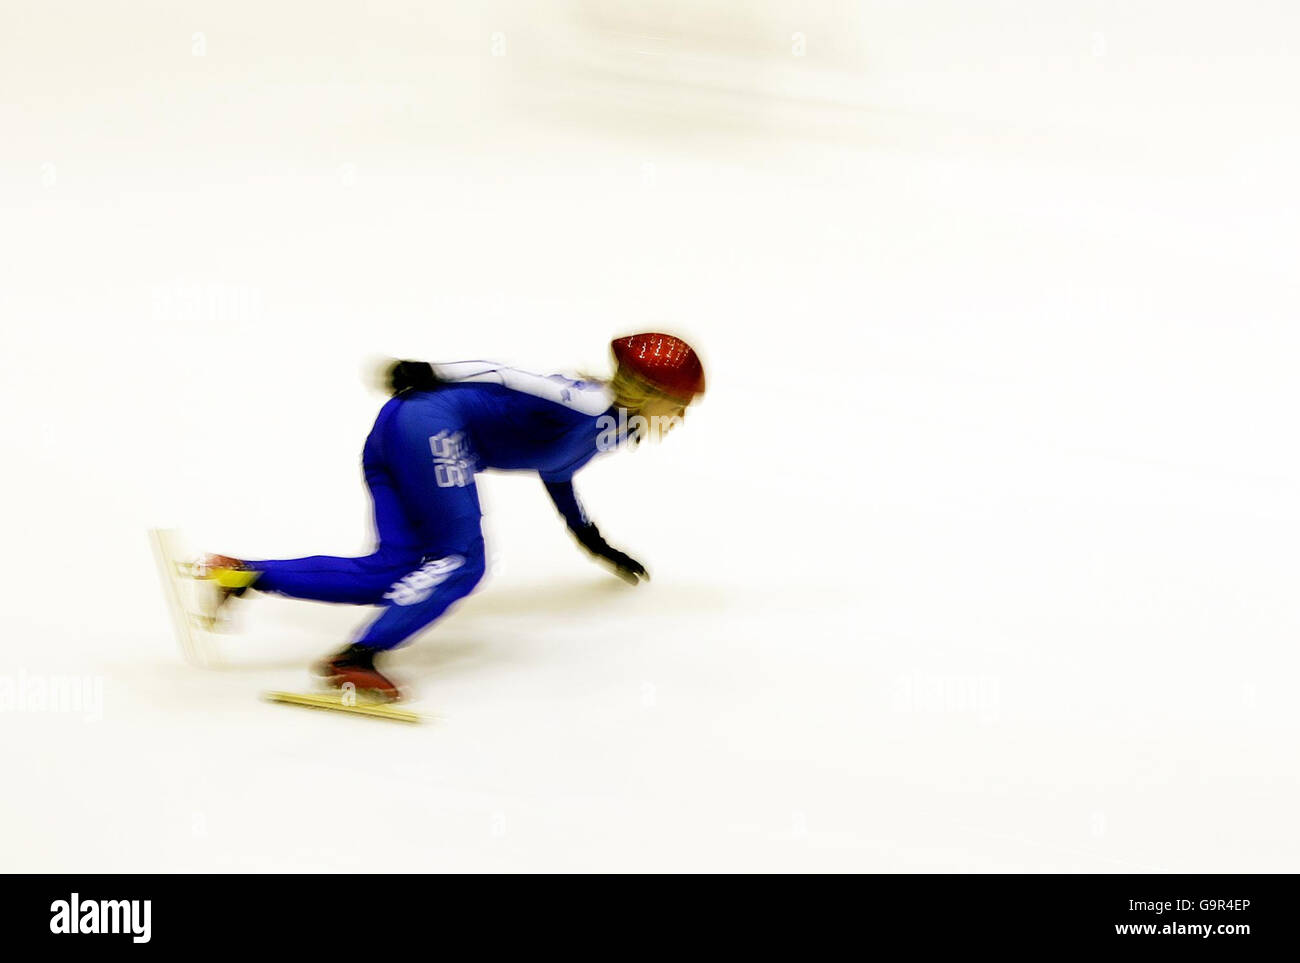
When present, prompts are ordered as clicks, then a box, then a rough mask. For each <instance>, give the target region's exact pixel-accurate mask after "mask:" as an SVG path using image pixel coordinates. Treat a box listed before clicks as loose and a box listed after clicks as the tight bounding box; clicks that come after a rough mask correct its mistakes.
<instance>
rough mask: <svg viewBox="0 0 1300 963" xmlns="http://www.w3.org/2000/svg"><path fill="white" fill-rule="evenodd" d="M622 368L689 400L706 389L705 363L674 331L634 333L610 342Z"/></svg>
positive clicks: (667, 393) (671, 393) (682, 398)
mask: <svg viewBox="0 0 1300 963" xmlns="http://www.w3.org/2000/svg"><path fill="white" fill-rule="evenodd" d="M610 348H611V349H613V351H614V358H615V360H617V361H618V364H619V367H620V368H626V369H627V370H628V371H630V372H631V373H632V374H634V375H636V376H637V377H638V378H640V379H641V380H642V381H645V382H647V383H649V384H650V385H652V386H654V387H655V388H657V389H659V390H660V391H662V392H663V393H664V394H666V395H670V396H671V397H673V398H676V399H678V400H680V401H684V402H687V403H688V404H689V403H690V401H691V399H692V398H694V397H695V396H696V395H697V394H700V393H701V392H703V391H704V365H702V364H701V363H700V356H699V355H697V354H696V353H695V351H694V350H693V349H692V348H691V346H690V345H689V344H687V343H686V342H685V341H683V340H682V339H681V338H674V337H673V336H672V335H671V334H657V333H654V332H651V333H649V334H633V335H629V336H628V337H626V338H617V339H616V340H614V341H612V342H611V343H610Z"/></svg>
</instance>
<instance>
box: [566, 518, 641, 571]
mask: <svg viewBox="0 0 1300 963" xmlns="http://www.w3.org/2000/svg"><path fill="white" fill-rule="evenodd" d="M572 531H573V537H574V538H576V539H577V540H578V544H579V545H581V546H582V547H583V548H585V549H586V550H587V551H589V552H590V553H591V554H592V555H595V556H596V557H597V558H603V559H604V560H605V561H607V562H609V563H610V564H611V565H613V566H614V571H615V572H616V573H617V574H618V577H619V578H621V579H622V580H623V581H624V582H627V583H628V584H629V585H635V584H636V583H637V582H639V581H640V580H641V579H646V580H649V578H650V573H649V572H647V571H646V569H645V566H644V565H642V564H641V563H640V562H638V561H637V560H636V559H634V558H633V557H632V556H631V555H628V554H627V553H626V552H620V551H619V550H618V549H616V548H614V547H613V546H611V545H610V544H609V542H607V541H605V539H604V538H603V537H602V536H601V534H600V529H598V528H597V527H596V526H595V525H590V524H588V525H584V526H583V527H582V528H575V529H572Z"/></svg>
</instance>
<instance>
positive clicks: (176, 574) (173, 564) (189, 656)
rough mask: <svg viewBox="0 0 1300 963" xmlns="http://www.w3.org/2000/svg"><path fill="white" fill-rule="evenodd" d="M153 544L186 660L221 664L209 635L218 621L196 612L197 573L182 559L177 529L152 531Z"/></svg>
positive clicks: (164, 589)
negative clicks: (192, 591) (195, 575)
mask: <svg viewBox="0 0 1300 963" xmlns="http://www.w3.org/2000/svg"><path fill="white" fill-rule="evenodd" d="M149 544H150V545H152V546H153V554H154V561H156V562H157V563H158V577H159V578H160V579H161V580H162V586H163V596H164V598H165V599H166V601H167V609H168V612H169V613H170V614H171V619H172V627H173V629H174V630H175V633H176V640H177V641H178V642H179V643H180V646H181V652H182V653H183V654H184V656H185V660H186V661H187V662H190V663H191V664H193V665H199V666H205V667H211V666H216V665H220V664H221V658H220V656H219V655H218V653H217V650H216V646H215V644H214V643H213V640H212V638H211V636H210V635H209V633H211V632H212V631H213V629H215V628H216V620H215V619H213V618H212V617H211V616H208V615H206V614H204V613H202V612H198V611H195V604H194V600H193V599H191V598H190V597H189V596H190V594H192V593H191V590H190V586H191V585H192V580H193V574H192V571H191V566H190V565H189V563H187V562H184V561H182V560H181V539H180V533H179V532H177V531H176V530H174V529H167V528H151V529H149Z"/></svg>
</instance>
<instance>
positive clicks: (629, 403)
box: [609, 365, 666, 414]
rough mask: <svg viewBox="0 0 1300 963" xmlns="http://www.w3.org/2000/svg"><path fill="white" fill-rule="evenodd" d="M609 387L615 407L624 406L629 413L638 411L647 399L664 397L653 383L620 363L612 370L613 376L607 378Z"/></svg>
mask: <svg viewBox="0 0 1300 963" xmlns="http://www.w3.org/2000/svg"><path fill="white" fill-rule="evenodd" d="M609 389H610V391H612V392H613V393H614V406H615V407H616V408H626V409H627V410H628V413H629V414H636V413H637V412H639V411H640V410H641V409H642V408H644V407H645V404H646V402H648V401H652V400H654V399H655V398H663V397H666V396H665V395H664V393H663V392H662V391H660V390H659V389H658V388H656V387H655V386H654V385H652V384H650V383H649V382H647V381H645V380H643V379H641V378H638V377H637V376H636V375H634V374H632V372H630V371H628V370H627V369H626V368H624V367H623V366H622V365H620V366H619V368H618V370H617V371H615V372H614V377H613V378H611V379H610V380H609Z"/></svg>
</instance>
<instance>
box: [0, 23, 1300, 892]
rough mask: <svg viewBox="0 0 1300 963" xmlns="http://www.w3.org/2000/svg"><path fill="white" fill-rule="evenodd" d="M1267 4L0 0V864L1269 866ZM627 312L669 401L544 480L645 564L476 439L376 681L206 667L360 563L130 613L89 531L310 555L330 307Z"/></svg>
mask: <svg viewBox="0 0 1300 963" xmlns="http://www.w3.org/2000/svg"><path fill="white" fill-rule="evenodd" d="M363 9H364V12H363ZM1297 26H1300V24H1298V23H1297V15H1296V13H1295V12H1294V9H1293V8H1292V7H1291V6H1290V5H1289V4H1287V3H1282V2H1277V3H1263V2H1258V3H1246V4H1228V3H1200V4H1180V3H1173V2H1166V0H1151V2H1145V3H1138V4H1133V3H1118V2H1096V0H1080V2H1071V3H1064V2H1051V3H1043V2H1027V0H1026V2H983V3H969V2H958V0H947V2H945V0H917V2H909V3H903V2H864V3H848V2H829V0H827V2H811V0H810V2H806V3H795V2H774V3H767V4H762V5H756V4H750V3H741V2H739V0H734V2H727V3H724V2H720V0H712V2H703V0H697V2H690V3H688V2H685V0H681V2H670V3H657V4H652V5H646V4H641V3H632V2H626V3H614V2H606V3H597V2H594V0H593V2H578V0H565V2H560V0H552V2H549V3H517V4H516V3H509V2H502V0H498V2H495V3H484V4H476V5H462V4H456V5H452V4H420V3H411V2H407V3H403V2H396V0H386V2H375V3H368V4H365V5H364V7H363V6H361V5H356V4H350V3H349V4H341V3H329V4H325V3H312V4H278V5H271V6H269V7H268V6H267V5H266V4H262V3H254V2H250V0H239V2H231V0H225V2H221V3H217V2H211V3H196V2H188V3H162V2H148V3H145V2H137V3H133V4H130V5H125V6H120V7H111V6H102V7H101V6H99V5H88V4H84V3H70V2H41V3H36V2H19V0H9V2H7V3H6V4H5V8H4V13H3V23H2V24H0V84H2V89H3V97H2V98H0V130H3V132H4V133H3V136H4V151H3V158H2V160H0V208H2V209H3V212H4V213H3V217H2V221H0V264H2V265H3V274H2V276H0V281H2V283H0V319H2V321H3V331H4V350H3V352H2V353H0V391H2V392H3V397H2V398H0V402H2V403H3V411H4V419H5V424H4V443H5V448H6V452H7V455H6V458H5V464H6V468H5V471H4V475H3V478H2V479H0V486H3V496H4V497H3V511H4V513H5V514H4V528H3V531H4V544H3V552H0V576H3V586H4V589H5V592H6V596H7V598H6V600H5V603H4V609H3V615H2V616H0V618H2V619H3V637H2V640H0V646H2V649H0V652H2V653H3V656H2V660H0V684H3V683H4V681H5V680H8V684H9V688H8V690H7V691H8V692H9V694H10V697H9V698H8V701H7V702H6V703H5V705H4V711H2V712H0V766H2V768H3V773H4V780H3V781H4V787H5V788H4V792H3V793H0V869H3V870H7V871H17V870H24V871H144V870H159V871H177V870H180V871H191V870H200V871H203V870H206V871H228V870H229V871H234V870H250V869H252V870H321V871H346V870H406V871H419V870H611V869H612V870H859V871H882V870H883V871H933V870H941V871H966V870H992V871H1021V870H1031V871H1128V870H1132V871H1139V872H1141V871H1156V870H1171V871H1280V870H1295V869H1296V867H1297V855H1298V854H1300V845H1298V844H1297V840H1296V833H1295V831H1294V826H1293V819H1294V814H1295V812H1296V809H1297V804H1300V792H1298V791H1297V789H1298V787H1297V776H1296V772H1295V765H1294V763H1295V745H1296V737H1297V710H1296V704H1295V702H1296V683H1295V679H1296V669H1297V662H1298V660H1297V657H1296V651H1295V643H1296V637H1297V628H1298V622H1300V620H1298V619H1297V614H1296V604H1295V591H1294V587H1295V584H1296V576H1297V574H1298V571H1297V570H1298V568H1300V565H1298V563H1297V558H1296V543H1297V530H1298V528H1300V525H1298V522H1300V509H1297V504H1296V494H1297V482H1298V481H1300V463H1298V461H1297V455H1296V448H1295V443H1294V420H1295V413H1296V411H1297V401H1300V398H1297V390H1296V387H1295V383H1294V378H1295V368H1296V358H1297V349H1300V335H1298V334H1297V329H1296V324H1295V317H1296V309H1297V306H1298V305H1297V301H1298V300H1300V298H1298V297H1297V287H1296V280H1295V264H1296V259H1297V253H1300V252H1298V251H1297V244H1296V224H1297V215H1298V214H1300V204H1298V203H1297V200H1298V198H1297V188H1296V179H1295V170H1296V169H1297V166H1298V164H1300V137H1298V136H1297V133H1298V132H1297V125H1296V117H1297V116H1300V114H1297V106H1298V105H1297V104H1296V100H1297V91H1300V69H1297V66H1296V63H1295V60H1294V50H1295V46H1296V33H1297ZM647 328H649V329H654V328H667V329H669V330H673V331H676V332H679V333H682V334H684V335H685V336H687V337H688V338H690V339H691V340H692V341H694V342H696V343H697V344H698V345H699V347H700V350H701V351H702V353H703V354H704V356H705V360H706V363H707V366H708V377H709V386H710V391H709V394H708V397H707V398H706V400H705V401H704V402H703V403H702V404H701V405H700V406H699V408H698V410H693V411H692V413H691V415H690V417H689V418H688V420H687V424H686V427H685V428H683V429H682V430H680V431H678V432H676V433H674V435H673V436H672V437H671V438H670V439H669V440H668V441H667V442H666V443H665V444H663V445H662V446H658V447H656V448H651V449H644V450H640V451H637V452H634V453H623V454H619V455H616V456H611V457H610V458H608V459H605V460H603V461H601V462H598V463H596V464H593V465H592V466H591V467H590V468H589V469H587V470H586V471H584V472H583V474H582V475H581V476H580V478H579V487H580V490H581V492H582V494H583V497H584V500H585V502H586V503H587V505H588V508H589V509H590V511H591V513H592V515H593V517H594V518H595V519H596V520H597V521H598V522H599V523H600V525H601V527H602V530H603V531H604V532H605V533H606V534H607V536H608V537H609V538H610V540H611V541H612V542H614V543H615V544H617V545H620V546H622V547H625V548H626V549H627V550H629V551H630V552H632V553H633V554H634V555H636V556H638V557H640V558H643V559H644V560H645V561H646V562H647V564H649V566H650V567H651V569H652V571H653V572H654V576H655V577H654V581H653V582H652V583H651V584H649V585H647V586H644V587H640V588H637V589H628V588H626V587H625V586H623V585H622V584H621V583H619V582H618V581H617V580H615V579H613V578H612V577H611V576H609V575H607V574H606V573H604V572H603V570H601V569H600V568H598V567H596V566H594V565H593V564H591V563H590V562H589V561H588V560H587V559H586V558H585V557H584V556H583V555H582V554H581V553H580V551H579V550H578V549H577V548H576V547H575V546H573V545H572V544H571V542H570V541H569V539H568V538H567V536H566V534H565V533H564V531H563V528H562V526H561V525H560V523H559V521H558V519H557V518H556V517H555V516H554V513H553V511H552V509H551V508H550V506H549V503H548V502H547V500H546V498H545V494H544V492H543V491H542V488H541V486H540V484H539V483H538V482H537V481H536V479H535V478H532V477H529V476H523V475H519V476H490V477H483V478H481V479H480V483H481V487H482V495H483V501H484V506H485V511H486V513H487V518H486V521H485V524H486V529H487V533H488V537H489V546H490V547H489V552H490V555H491V558H492V563H493V568H494V571H493V574H492V575H491V576H490V578H489V580H488V581H487V582H485V584H484V585H483V586H482V587H481V589H480V591H479V593H478V594H476V595H475V596H474V597H472V598H471V599H469V600H468V601H467V602H465V603H464V604H463V605H462V606H461V607H460V608H458V609H457V610H456V611H455V612H454V614H452V615H451V616H449V617H448V618H446V619H445V620H444V621H443V622H441V623H439V624H438V625H437V626H435V627H434V628H433V629H431V630H430V631H429V632H427V633H426V634H424V635H423V636H421V637H420V638H419V639H418V640H417V641H416V642H415V643H414V644H412V645H411V646H409V647H408V648H406V649H404V650H402V652H401V653H400V654H399V655H397V656H396V657H395V658H394V659H393V662H392V670H393V673H394V674H395V675H397V676H399V677H400V678H401V680H402V681H403V682H405V683H406V684H407V685H409V686H410V687H411V689H412V695H413V698H414V699H415V700H416V702H417V704H418V705H419V707H421V708H423V709H424V710H426V711H427V712H429V713H430V714H431V715H433V716H434V717H435V718H434V719H433V721H432V722H431V724H428V725H425V726H422V727H419V728H404V727H401V726H398V725H395V724H387V723H383V722H374V721H370V720H364V719H357V718H349V717H345V716H341V715H339V716H336V715H332V714H323V713H310V712H306V711H300V710H295V709H291V708H287V707H277V706H271V705H268V704H265V703H263V702H261V701H259V693H260V692H261V691H263V690H265V689H268V688H282V687H302V686H305V685H306V684H307V674H306V671H305V666H306V664H307V663H308V661H309V660H310V659H312V658H315V657H317V656H319V655H321V654H323V653H326V652H328V651H331V650H332V649H334V648H336V647H338V646H339V645H340V644H341V643H342V642H343V641H345V640H346V639H347V637H348V635H349V633H350V632H351V631H352V629H353V628H354V627H355V626H356V625H357V624H359V622H360V620H362V619H363V618H365V617H366V616H367V615H368V613H367V612H365V611H363V610H358V609H350V608H347V607H334V606H321V605H313V604H310V603H304V602H292V601H287V600H279V599H266V598H258V599H253V600H250V601H247V602H245V603H241V604H240V606H239V609H238V612H237V613H236V614H237V619H238V623H239V629H240V631H239V633H238V634H234V635H231V636H228V637H226V638H225V639H223V641H222V645H223V649H224V651H225V653H226V656H227V658H228V660H229V663H230V665H229V667H228V668H226V669H223V670H219V671H209V672H204V671H201V670H198V669H195V668H192V667H189V666H187V665H185V664H184V663H183V661H182V660H181V657H180V653H179V649H178V647H177V645H176V643H175V641H174V640H173V638H172V635H171V630H170V627H169V624H168V621H167V615H166V611H165V608H164V606H163V602H162V600H161V596H160V593H159V589H158V583H157V578H156V575H155V571H154V568H153V563H152V560H151V557H150V555H149V549H148V544H147V542H146V539H145V529H146V528H148V527H150V526H159V525H161V526H180V527H182V528H184V529H185V530H186V531H187V533H188V534H189V535H190V536H191V537H192V539H193V544H194V547H195V548H196V549H197V548H204V549H207V550H213V551H220V552H226V553H230V554H236V555H246V556H251V557H258V556H262V557H266V556H272V557H275V556H280V557H287V556H294V555H299V554H310V553H316V552H329V553H339V554H347V553H361V552H364V551H365V550H366V549H367V545H368V539H369V529H368V505H367V503H366V498H365V493H364V488H363V486H362V483H361V479H360V473H359V470H358V461H359V453H360V446H361V442H362V440H363V438H364V436H365V433H366V431H367V430H368V428H369V425H370V422H371V420H372V419H373V417H374V413H375V411H376V410H377V408H378V406H379V404H380V403H381V400H382V398H381V396H379V395H378V394H376V393H375V392H374V391H373V390H371V389H368V388H367V386H366V384H365V377H366V372H367V370H368V367H367V366H368V363H369V361H370V359H373V358H375V357H377V356H382V355H397V356H413V357H421V358H430V359H434V360H443V361H450V360H459V359H463V358H477V357H487V358H492V359H495V360H501V361H505V362H508V363H513V364H515V365H518V366H520V367H524V368H528V369H531V370H537V371H542V372H551V371H565V370H568V371H573V370H584V371H589V372H594V373H601V372H603V371H606V370H608V368H607V365H608V361H607V355H606V345H607V343H608V340H609V339H610V338H611V337H613V336H614V335H618V334H625V333H629V332H632V331H636V330H644V329H647ZM60 675H62V676H73V677H76V678H86V679H90V680H92V681H97V682H98V683H99V684H102V686H103V704H102V713H100V714H98V717H96V718H90V719H87V718H86V717H85V714H84V713H57V712H49V711H39V707H38V706H37V707H33V705H32V704H31V703H30V700H28V701H24V699H23V698H22V697H20V696H19V695H18V693H21V692H22V691H24V690H23V686H24V685H31V684H40V683H41V682H42V681H47V682H48V681H49V680H51V679H52V678H54V677H55V676H60ZM92 715H94V714H92Z"/></svg>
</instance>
